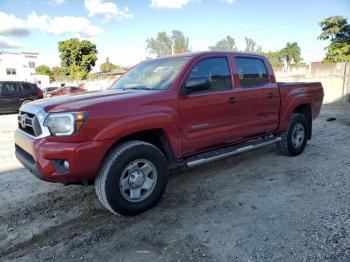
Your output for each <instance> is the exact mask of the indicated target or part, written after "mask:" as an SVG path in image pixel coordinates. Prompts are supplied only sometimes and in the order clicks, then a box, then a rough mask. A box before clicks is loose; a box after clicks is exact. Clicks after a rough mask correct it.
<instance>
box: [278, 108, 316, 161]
mask: <svg viewBox="0 0 350 262" xmlns="http://www.w3.org/2000/svg"><path fill="white" fill-rule="evenodd" d="M308 132H309V123H308V121H307V118H306V117H305V115H303V114H299V113H295V114H293V115H292V117H291V118H290V120H289V122H288V126H287V129H286V130H285V131H284V132H283V134H282V140H281V141H279V142H278V143H277V148H278V149H279V151H280V152H281V153H282V154H285V155H290V156H297V155H299V154H301V153H302V152H303V151H304V149H305V146H306V144H307V134H308Z"/></svg>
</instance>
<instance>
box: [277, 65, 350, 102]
mask: <svg viewBox="0 0 350 262" xmlns="http://www.w3.org/2000/svg"><path fill="white" fill-rule="evenodd" d="M274 70H275V74H276V79H277V81H278V82H315V81H316V82H321V83H322V86H323V88H324V93H325V97H324V100H323V102H324V103H325V104H330V103H345V102H349V101H350V97H349V96H350V63H337V64H312V65H299V66H290V67H289V68H287V69H286V68H274Z"/></svg>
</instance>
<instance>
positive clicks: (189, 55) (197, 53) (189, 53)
mask: <svg viewBox="0 0 350 262" xmlns="http://www.w3.org/2000/svg"><path fill="white" fill-rule="evenodd" d="M210 54H218V55H219V54H233V55H253V56H262V55H260V54H257V53H252V52H240V51H198V52H188V53H181V54H176V55H169V56H163V57H161V58H170V57H194V56H202V55H210Z"/></svg>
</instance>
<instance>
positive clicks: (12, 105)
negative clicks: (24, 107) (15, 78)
mask: <svg viewBox="0 0 350 262" xmlns="http://www.w3.org/2000/svg"><path fill="white" fill-rule="evenodd" d="M21 101H22V89H21V87H20V85H19V84H18V83H17V82H2V83H1V103H2V108H3V111H16V110H18V109H19V107H20V105H21Z"/></svg>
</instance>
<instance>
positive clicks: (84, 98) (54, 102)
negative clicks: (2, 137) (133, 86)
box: [30, 90, 154, 112]
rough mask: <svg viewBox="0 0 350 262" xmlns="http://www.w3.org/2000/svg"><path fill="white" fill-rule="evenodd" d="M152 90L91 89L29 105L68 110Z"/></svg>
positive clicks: (54, 109) (49, 109)
mask: <svg viewBox="0 0 350 262" xmlns="http://www.w3.org/2000/svg"><path fill="white" fill-rule="evenodd" d="M152 92H154V91H149V90H147V91H143V90H126V91H124V90H105V91H91V92H85V93H79V94H72V95H62V96H55V97H51V98H45V99H41V100H36V101H34V102H31V103H30V104H31V105H35V106H37V107H41V108H43V109H44V110H45V111H46V112H69V111H79V110H86V109H88V108H89V107H90V106H96V105H98V104H103V103H108V102H111V101H120V100H124V99H129V98H132V97H139V96H145V95H147V94H149V93H152Z"/></svg>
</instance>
